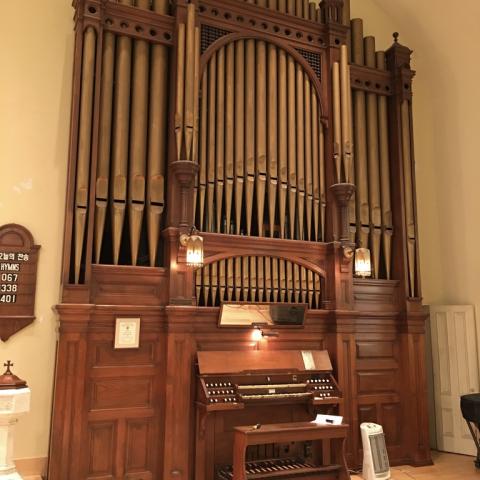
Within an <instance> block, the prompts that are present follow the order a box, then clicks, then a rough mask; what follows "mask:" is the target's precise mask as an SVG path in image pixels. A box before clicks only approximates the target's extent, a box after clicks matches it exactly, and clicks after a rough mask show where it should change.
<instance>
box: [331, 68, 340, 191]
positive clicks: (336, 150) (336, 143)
mask: <svg viewBox="0 0 480 480" xmlns="http://www.w3.org/2000/svg"><path fill="white" fill-rule="evenodd" d="M340 103H341V102H340V65H339V64H338V62H335V63H334V64H333V137H334V138H333V156H334V159H335V169H336V175H337V176H336V182H337V183H340V182H341V181H342V127H341V117H342V114H341V106H340Z"/></svg>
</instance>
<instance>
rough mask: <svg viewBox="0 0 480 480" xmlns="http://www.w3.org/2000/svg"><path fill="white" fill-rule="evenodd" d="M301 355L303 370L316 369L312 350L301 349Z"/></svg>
mask: <svg viewBox="0 0 480 480" xmlns="http://www.w3.org/2000/svg"><path fill="white" fill-rule="evenodd" d="M302 357H303V364H304V365H305V370H316V367H315V359H314V358H313V354H312V352H307V351H302Z"/></svg>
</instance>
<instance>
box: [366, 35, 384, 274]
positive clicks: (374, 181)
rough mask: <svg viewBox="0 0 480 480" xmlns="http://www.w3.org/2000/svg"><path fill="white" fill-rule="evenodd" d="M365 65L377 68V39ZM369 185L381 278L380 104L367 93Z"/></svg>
mask: <svg viewBox="0 0 480 480" xmlns="http://www.w3.org/2000/svg"><path fill="white" fill-rule="evenodd" d="M364 51H365V64H366V66H367V67H370V68H376V58H375V38H374V37H366V38H365V39H364ZM367 126H368V128H367V146H368V183H369V204H370V222H371V224H372V227H371V232H370V233H371V235H370V238H371V249H372V258H373V277H374V278H378V277H379V269H380V248H381V238H382V231H381V227H382V210H381V206H380V164H379V156H378V102H377V95H376V94H375V93H367Z"/></svg>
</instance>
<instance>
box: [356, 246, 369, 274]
mask: <svg viewBox="0 0 480 480" xmlns="http://www.w3.org/2000/svg"><path fill="white" fill-rule="evenodd" d="M355 275H356V276H357V277H361V278H366V277H371V276H372V260H371V256H370V250H369V249H368V248H357V249H356V250H355Z"/></svg>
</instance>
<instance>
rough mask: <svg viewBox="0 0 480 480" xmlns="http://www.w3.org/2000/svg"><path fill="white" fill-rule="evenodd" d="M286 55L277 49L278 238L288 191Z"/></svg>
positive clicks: (281, 227)
mask: <svg viewBox="0 0 480 480" xmlns="http://www.w3.org/2000/svg"><path fill="white" fill-rule="evenodd" d="M287 112H288V110H287V56H286V53H285V50H283V49H279V50H278V112H277V114H278V150H277V154H278V177H279V179H278V182H279V198H278V201H279V206H278V209H279V210H278V211H279V217H280V218H279V220H280V238H285V224H286V216H287V193H288V163H287V162H288V135H289V133H288V125H287V115H288V113H287Z"/></svg>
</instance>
